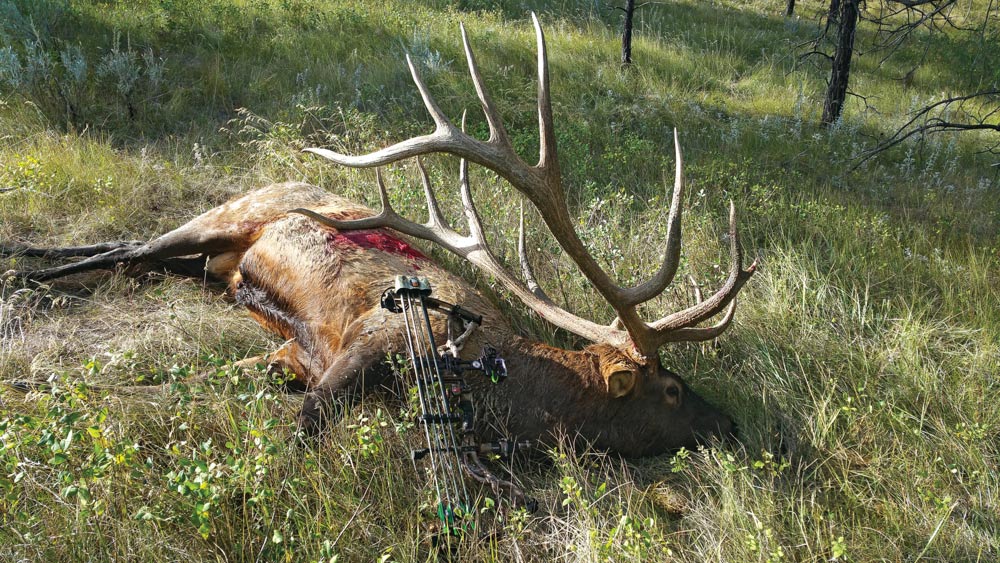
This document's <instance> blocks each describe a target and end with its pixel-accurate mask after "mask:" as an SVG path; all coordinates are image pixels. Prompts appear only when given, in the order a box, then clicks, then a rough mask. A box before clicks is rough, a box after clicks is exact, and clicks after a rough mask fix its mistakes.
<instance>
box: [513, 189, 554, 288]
mask: <svg viewBox="0 0 1000 563" xmlns="http://www.w3.org/2000/svg"><path fill="white" fill-rule="evenodd" d="M520 215H521V220H520V224H519V226H518V232H517V255H518V257H519V258H520V261H521V272H523V273H524V281H525V283H527V284H528V289H530V290H531V292H532V293H534V294H535V295H538V296H540V297H544V298H545V299H548V296H547V295H545V292H544V291H542V288H541V286H539V285H538V282H537V281H535V273H534V272H533V271H532V269H531V261H530V260H528V248H527V247H528V245H527V243H526V240H525V233H524V202H521V214H520Z"/></svg>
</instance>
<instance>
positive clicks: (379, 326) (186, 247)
mask: <svg viewBox="0 0 1000 563" xmlns="http://www.w3.org/2000/svg"><path fill="white" fill-rule="evenodd" d="M533 18H534V16H533ZM534 26H535V32H536V37H537V49H538V121H539V135H540V151H539V152H540V156H539V161H538V164H537V165H535V166H531V165H529V164H527V163H525V162H524V161H523V160H522V159H521V158H520V157H519V156H518V155H517V154H516V153H515V151H514V149H513V147H512V145H511V142H510V138H509V136H508V133H507V131H506V129H505V128H504V125H503V123H502V122H501V120H500V117H499V113H498V112H497V109H496V107H495V106H494V103H493V101H492V100H491V98H490V95H489V93H488V92H487V90H486V88H485V87H484V84H483V80H482V78H481V76H480V74H479V71H478V69H477V66H476V61H475V57H474V56H473V52H472V49H471V48H470V46H469V40H468V37H467V35H466V32H465V29H464V27H462V28H461V34H462V40H463V44H464V49H465V56H466V59H467V62H468V66H469V70H470V74H471V77H472V82H473V84H474V86H475V90H476V94H477V96H478V99H479V102H480V103H481V106H482V109H483V112H484V114H485V117H486V121H487V123H488V125H489V131H490V136H489V140H487V141H481V140H477V139H475V138H474V137H472V136H470V135H468V134H466V133H465V132H464V128H459V127H457V126H456V125H455V124H453V123H452V122H451V121H449V120H448V118H447V117H445V115H444V114H443V113H442V111H441V110H440V109H439V107H438V106H437V104H436V103H435V101H434V100H433V98H432V97H431V95H430V93H429V92H428V89H427V87H426V86H425V84H424V82H423V81H422V80H421V78H420V76H419V74H418V73H417V70H416V67H415V66H414V65H413V63H412V61H410V59H409V57H407V63H408V65H409V68H410V72H411V73H412V75H413V80H414V82H415V84H416V87H417V89H418V90H419V92H420V95H421V97H422V98H423V101H424V104H425V106H426V107H427V110H428V111H429V113H430V115H431V117H432V118H433V120H434V123H435V125H436V129H435V131H434V132H433V133H431V134H429V135H424V136H419V137H414V138H411V139H409V140H406V141H403V142H400V143H397V144H393V145H391V146H389V147H386V148H384V149H381V150H379V151H376V152H373V153H371V154H367V155H363V156H348V155H343V154H338V153H335V152H332V151H330V150H326V149H321V148H312V149H306V150H308V151H309V152H311V153H313V154H315V155H318V156H320V157H323V158H326V159H329V160H331V161H333V162H336V163H338V164H341V165H344V166H349V167H362V168H365V167H375V168H376V177H377V179H378V182H377V183H378V188H379V193H380V196H381V201H382V209H381V211H380V212H378V213H374V212H373V211H372V210H370V209H368V208H366V207H364V206H361V205H358V204H355V203H352V202H351V201H348V200H347V199H345V198H343V197H340V196H338V195H334V194H331V193H328V192H326V191H325V190H323V189H320V188H318V187H315V186H311V185H308V184H304V183H296V182H291V183H282V184H275V185H271V186H268V187H265V188H262V189H259V190H256V191H253V192H250V193H248V194H246V195H244V196H242V197H238V198H236V199H233V200H231V201H229V202H227V203H225V204H223V205H221V206H219V207H217V208H214V209H211V210H209V211H207V212H206V213H204V214H202V215H200V216H199V217H197V218H195V219H193V220H192V221H190V222H188V223H187V224H185V225H183V226H181V227H179V228H177V229H176V230H173V231H171V232H169V233H166V234H164V235H162V236H160V237H158V238H156V239H154V240H152V241H150V242H148V243H138V242H113V243H104V244H97V245H92V246H81V247H71V248H58V249H39V248H26V249H21V250H20V251H19V252H20V253H21V254H22V255H25V256H45V257H50V258H52V257H57V258H66V257H83V259H82V260H78V261H71V262H68V263H64V264H62V265H58V266H54V267H51V268H48V269H38V270H33V271H21V272H13V273H12V274H13V275H14V276H16V277H19V278H21V279H25V280H37V281H41V280H50V279H53V278H58V277H61V276H66V275H70V274H74V273H78V272H84V271H88V270H94V269H110V268H114V267H116V266H126V267H137V268H144V267H154V266H155V267H163V268H166V269H167V270H171V271H175V272H179V273H185V274H189V275H197V276H198V277H202V276H208V277H210V278H213V279H216V280H219V281H221V282H224V283H225V284H226V285H227V286H228V292H229V293H230V294H231V295H232V296H233V297H235V299H236V301H237V302H239V303H241V304H243V305H244V306H246V308H247V309H248V310H249V312H250V315H251V316H253V317H254V319H256V320H257V321H258V322H259V323H260V324H261V325H263V326H264V327H265V328H267V329H268V330H270V331H272V332H274V333H276V334H278V335H280V336H281V338H284V339H285V340H286V342H285V344H284V345H282V346H281V347H280V348H279V349H278V350H277V351H275V352H274V353H272V354H270V355H269V357H268V359H269V362H270V367H271V368H272V369H276V370H286V369H287V370H289V371H290V372H293V373H294V374H296V377H297V381H298V382H299V384H300V385H302V387H303V390H304V391H305V399H304V402H303V406H302V410H301V413H300V415H299V419H298V424H299V428H301V429H302V430H303V431H305V432H306V433H315V432H317V431H319V430H320V429H321V428H322V426H323V424H324V423H326V422H329V421H330V420H332V419H335V418H336V417H338V416H339V411H340V408H341V407H342V406H343V404H344V403H345V402H347V401H350V400H351V399H352V398H353V397H356V396H358V395H359V393H361V392H363V391H364V390H366V389H369V388H371V387H372V386H375V385H379V384H380V383H382V382H384V381H385V380H386V379H387V378H390V377H391V370H389V369H387V368H386V366H385V359H386V357H387V356H389V355H391V354H393V353H395V352H397V351H401V350H404V349H405V348H404V345H403V343H402V342H401V338H402V337H401V336H400V335H401V330H400V323H401V322H402V321H400V319H399V317H398V316H396V315H392V314H390V313H387V312H386V311H385V310H384V309H382V308H380V307H379V297H380V295H381V294H382V293H383V291H384V290H385V289H386V288H387V287H390V286H392V283H393V279H394V278H395V277H396V276H397V275H399V274H408V275H415V274H419V275H420V276H424V277H427V278H429V279H431V280H433V283H434V285H435V288H436V289H435V292H436V296H437V297H440V298H441V299H443V300H446V301H449V302H451V303H458V304H461V305H462V306H463V307H465V308H466V309H468V310H471V311H475V312H477V313H480V314H481V315H482V316H483V321H482V325H481V326H480V327H479V328H478V330H476V331H474V332H473V333H472V334H471V335H470V336H469V339H468V341H467V342H466V344H465V347H464V348H463V352H462V354H463V357H464V356H465V355H471V354H474V353H475V351H477V350H479V349H480V348H481V347H483V346H486V345H490V346H492V347H494V348H496V349H498V350H499V351H500V353H501V354H502V355H503V357H504V358H505V359H506V364H507V367H508V369H509V373H510V374H511V377H509V378H508V380H507V381H506V382H505V383H504V384H503V385H498V386H491V385H489V384H488V383H486V382H473V383H472V385H474V386H477V385H478V386H479V388H477V389H476V390H475V391H476V392H475V395H474V396H475V397H476V398H477V400H478V401H479V402H481V404H480V405H478V407H477V411H478V412H479V413H480V415H481V416H482V417H483V418H485V419H486V420H488V421H491V424H490V426H489V428H482V429H480V431H481V432H482V433H483V434H493V435H498V434H499V433H501V432H503V433H506V435H507V436H517V437H519V438H526V439H538V440H542V441H543V442H544V441H546V440H547V439H550V437H551V436H552V435H553V431H554V430H555V429H560V428H561V429H563V430H564V431H567V432H569V433H570V434H571V435H576V436H579V437H580V438H582V439H584V440H586V441H588V442H589V443H591V444H593V445H594V446H596V447H598V448H602V449H607V450H611V451H616V452H619V453H621V454H623V455H628V456H645V455H653V454H657V453H660V452H664V451H667V450H670V449H676V448H679V447H682V446H689V447H690V446H692V445H693V444H695V443H696V441H697V440H699V439H701V438H704V437H707V436H712V435H716V436H725V435H728V434H730V433H731V432H732V431H733V429H734V425H733V422H732V420H731V419H730V417H728V416H727V415H725V414H723V413H722V412H720V411H718V410H717V409H716V408H714V407H712V406H711V405H709V404H708V403H707V402H706V401H705V400H703V399H702V398H701V397H699V396H698V395H697V394H696V393H694V392H693V391H692V390H691V389H690V388H689V387H688V386H687V385H686V384H685V383H684V382H683V381H682V380H681V378H680V377H679V376H678V375H677V374H675V373H673V372H671V371H670V370H668V369H666V368H664V367H663V366H662V365H661V363H660V359H659V354H658V350H659V348H660V347H661V346H663V345H664V344H666V343H669V342H680V341H703V340H708V339H712V338H715V337H716V336H718V335H719V334H720V333H722V332H723V331H724V330H725V329H726V328H727V327H728V326H729V324H730V321H731V320H732V318H733V314H734V311H735V306H736V300H735V298H736V294H737V293H738V292H739V291H740V289H741V288H742V287H743V285H744V284H745V283H746V281H747V280H748V279H749V278H750V276H751V275H752V274H753V273H754V270H755V267H756V262H754V264H752V265H751V266H750V267H749V268H747V269H743V267H742V252H741V249H740V245H739V241H738V237H737V232H736V218H735V209H734V206H733V205H732V203H731V204H730V219H729V221H730V225H729V229H730V231H729V232H730V236H729V242H730V245H731V256H732V258H731V264H730V268H729V275H728V278H727V279H726V281H725V282H724V284H723V285H722V287H721V288H720V289H719V290H718V291H717V292H716V293H715V294H713V295H711V296H710V297H708V298H707V299H704V300H701V299H700V298H699V299H698V300H697V303H695V304H694V305H692V306H690V307H688V308H686V309H683V310H680V311H677V312H673V313H671V314H668V315H666V316H664V317H663V318H660V319H657V320H655V321H652V322H648V321H646V320H644V319H642V318H641V317H640V314H639V311H638V307H639V305H641V304H642V303H645V302H647V301H649V300H650V299H652V298H654V297H656V296H657V295H659V294H660V293H662V292H663V291H664V289H665V288H666V287H667V286H668V285H669V284H670V283H671V281H672V280H673V278H674V277H675V274H676V272H677V268H678V262H679V257H680V241H681V201H682V194H683V190H684V180H683V176H682V172H681V168H682V166H681V154H680V149H679V146H677V138H676V132H675V138H674V143H675V150H676V179H675V184H674V188H673V197H672V201H671V209H670V213H669V216H668V217H667V233H668V234H667V237H666V242H665V245H664V249H663V255H664V259H663V263H662V264H661V265H660V266H659V270H658V271H657V272H656V273H655V274H654V275H653V276H652V278H651V279H649V280H648V281H646V282H644V283H641V284H639V285H636V286H634V287H623V286H621V285H618V284H617V283H616V282H615V281H614V280H612V279H611V277H610V276H609V275H608V274H607V273H606V272H605V271H604V270H603V269H602V268H601V266H600V265H599V264H598V263H597V261H596V260H595V259H594V257H593V256H591V255H590V254H589V253H588V252H587V250H586V249H585V246H584V244H583V242H582V241H581V240H580V237H579V236H578V235H577V233H576V231H575V230H574V227H573V219H572V216H571V215H570V212H569V210H568V208H567V205H566V199H565V194H564V190H563V185H562V178H561V175H560V171H559V161H558V158H557V156H556V136H555V132H554V128H553V118H552V109H551V102H550V99H549V75H548V63H547V58H546V51H545V39H544V36H543V33H542V29H541V27H540V26H539V23H538V20H537V18H534ZM463 121H464V118H463ZM431 153H449V154H452V155H455V156H458V157H460V158H461V165H460V182H459V183H460V192H461V200H462V204H463V210H464V215H465V219H466V221H467V223H468V234H467V235H463V234H460V233H459V232H458V231H456V230H454V229H453V228H452V227H451V226H450V225H449V224H448V222H447V221H446V220H445V218H444V217H443V215H442V212H441V210H440V208H439V206H438V203H437V201H436V199H435V194H434V191H433V189H432V188H431V186H430V182H429V180H428V176H427V173H426V172H425V170H424V168H423V166H422V165H421V164H420V161H419V159H417V166H418V168H419V170H420V173H421V176H422V179H423V185H424V188H425V193H426V199H427V207H428V210H429V215H430V218H429V220H428V222H427V223H424V224H419V223H415V222H411V221H409V220H407V219H404V218H403V217H402V216H401V215H399V214H398V213H397V212H396V211H395V210H394V209H393V208H392V206H390V204H389V199H388V196H387V193H386V187H385V185H384V184H383V182H382V179H381V176H380V175H379V174H378V167H381V166H384V165H387V164H390V163H394V162H398V161H401V160H404V159H409V158H412V157H419V156H420V155H426V154H431ZM469 161H471V162H473V163H476V164H478V165H481V166H483V167H485V168H488V169H490V170H492V171H494V172H496V173H497V174H498V175H500V176H501V177H503V178H504V179H505V180H507V182H509V183H510V184H511V185H512V186H513V187H514V188H515V189H517V190H518V191H519V192H521V193H522V194H523V195H524V196H525V197H526V198H527V199H528V200H529V201H530V202H531V203H532V204H533V205H534V206H535V207H536V208H537V210H538V212H539V214H540V216H541V218H542V220H543V221H544V223H545V225H546V226H547V227H548V229H549V230H550V231H551V233H552V234H553V235H554V237H555V239H556V241H557V242H558V243H559V245H560V246H561V247H562V249H563V250H564V251H565V253H566V254H567V255H568V256H569V257H570V258H571V259H572V260H573V261H574V262H575V263H576V265H577V266H578V267H579V270H580V271H581V272H582V274H583V275H584V276H585V277H586V279H587V280H588V281H589V282H590V284H592V285H593V287H594V289H596V290H597V292H598V293H599V294H600V295H601V296H602V297H603V298H604V299H605V300H606V301H607V302H608V303H609V304H610V305H611V307H612V308H613V309H614V311H615V313H616V314H617V318H615V319H614V321H613V322H611V323H609V324H600V323H597V322H594V321H591V320H587V319H584V318H581V317H579V316H577V315H575V314H573V313H571V312H569V311H567V310H565V309H563V308H560V307H559V306H557V305H556V303H555V302H554V301H553V300H552V299H551V298H550V297H549V296H547V295H546V293H545V292H544V290H543V289H542V287H541V286H539V284H538V283H537V282H536V279H535V276H534V275H533V273H532V270H531V266H530V261H529V260H528V258H527V256H526V253H525V248H524V247H525V244H524V224H523V223H524V220H523V214H522V218H521V232H520V244H519V250H520V265H521V268H522V275H523V278H522V277H520V276H518V275H516V274H514V273H511V272H510V271H508V270H507V269H505V267H504V266H503V264H502V263H501V261H500V260H498V259H497V257H496V255H495V254H494V253H493V252H492V251H491V249H490V245H489V243H488V241H487V240H486V238H485V237H484V234H483V227H482V224H481V220H480V216H479V214H478V212H477V210H476V206H475V204H474V202H473V198H472V192H471V190H470V188H469V182H468V174H467V162H469ZM413 239H420V240H423V241H428V242H430V243H433V244H436V245H439V246H441V247H443V248H445V249H447V250H449V251H450V252H452V253H454V254H456V255H457V256H459V257H461V258H462V259H464V260H467V261H468V262H470V263H471V264H473V265H474V266H476V267H477V268H479V269H480V270H481V271H482V272H484V273H486V274H488V275H490V276H492V277H493V278H494V279H496V280H497V281H498V282H499V283H500V284H502V286H503V287H504V288H506V289H507V290H508V291H510V292H511V293H512V294H513V295H515V296H516V297H517V298H518V299H520V301H521V302H523V303H524V304H525V305H526V306H527V307H529V308H530V309H531V310H533V311H534V312H535V313H537V314H538V315H540V316H541V317H542V318H543V319H545V320H546V321H548V322H550V323H552V324H553V325H555V326H557V327H559V328H562V329H564V330H566V331H568V332H570V333H573V334H575V335H578V336H580V337H582V338H584V339H586V340H588V341H590V342H592V344H591V345H590V346H588V347H586V348H584V349H582V350H565V349H561V348H555V347H553V346H549V345H547V344H544V343H542V342H538V341H534V340H529V339H527V338H524V337H522V336H520V335H518V334H517V333H516V331H515V330H514V329H512V327H511V326H510V325H509V324H508V323H507V321H506V320H505V319H504V316H503V315H502V314H500V312H499V311H497V309H496V307H495V306H494V305H493V304H491V302H490V300H488V299H486V298H484V297H483V296H482V295H480V294H478V293H477V292H476V291H475V290H474V289H473V288H472V287H470V285H469V284H468V283H466V282H464V281H463V280H461V279H460V278H458V277H457V276H455V275H453V274H451V273H449V272H447V271H445V270H444V269H442V268H441V267H440V266H438V265H437V264H435V263H434V262H432V261H431V260H429V259H428V258H427V256H426V255H425V254H424V253H423V252H421V250H419V249H418V248H417V247H416V246H415V245H414V243H413ZM9 274H10V273H9ZM720 313H722V318H721V320H720V321H719V322H718V323H717V324H715V325H714V326H707V327H700V326H697V325H699V324H701V323H703V322H704V321H706V320H708V319H710V318H712V317H715V316H716V315H718V314H720ZM446 325H447V321H443V320H438V321H435V323H434V326H433V331H434V333H435V336H436V337H437V338H438V341H439V342H440V341H443V340H444V339H445V334H446V333H447V330H448V327H447V326H446ZM487 386H488V387H487ZM483 438H484V439H489V436H483Z"/></svg>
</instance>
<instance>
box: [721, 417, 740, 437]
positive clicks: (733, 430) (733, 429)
mask: <svg viewBox="0 0 1000 563" xmlns="http://www.w3.org/2000/svg"><path fill="white" fill-rule="evenodd" d="M739 439H740V430H739V425H737V424H736V421H735V420H734V421H733V422H732V424H730V426H729V433H727V434H726V435H725V436H723V440H724V441H726V442H735V441H737V440H739Z"/></svg>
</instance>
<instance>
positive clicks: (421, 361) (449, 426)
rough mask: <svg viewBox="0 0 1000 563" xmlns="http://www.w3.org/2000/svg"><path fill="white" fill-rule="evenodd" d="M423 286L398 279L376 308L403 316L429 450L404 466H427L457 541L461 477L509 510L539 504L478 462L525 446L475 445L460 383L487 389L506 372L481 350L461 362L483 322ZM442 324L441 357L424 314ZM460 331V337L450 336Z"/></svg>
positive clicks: (465, 495)
mask: <svg viewBox="0 0 1000 563" xmlns="http://www.w3.org/2000/svg"><path fill="white" fill-rule="evenodd" d="M430 294H431V285H430V283H429V282H428V281H427V279H426V278H420V277H416V276H397V277H396V281H395V286H394V287H393V288H390V289H387V290H386V291H385V293H383V294H382V299H381V302H382V307H383V308H384V309H386V310H388V311H390V312H393V313H397V314H401V315H403V319H404V327H405V332H406V334H405V336H406V348H407V353H408V355H409V358H408V360H409V367H410V369H411V370H412V373H413V377H414V379H415V383H416V388H417V397H418V399H419V402H420V416H419V418H418V420H419V422H420V425H421V426H422V427H423V430H424V438H425V441H426V444H427V447H425V448H422V449H418V450H413V451H411V452H410V458H411V459H412V460H413V462H414V463H416V462H417V461H418V460H423V459H425V458H429V461H430V472H431V476H432V477H431V478H432V481H433V484H434V488H435V493H436V494H437V502H438V516H439V517H440V518H441V521H442V523H443V524H444V526H445V531H446V532H447V533H449V534H454V533H457V532H458V531H459V530H460V529H461V525H460V524H457V522H459V521H461V520H463V519H464V518H465V517H466V515H469V514H471V510H472V505H471V503H470V499H469V492H468V490H467V489H466V486H465V480H464V478H463V476H462V472H465V473H466V474H468V475H469V476H470V477H472V478H473V479H475V480H476V481H478V482H480V483H484V484H489V485H490V486H491V487H492V488H493V489H494V491H495V492H496V493H497V494H498V495H499V494H502V493H501V490H502V489H505V490H506V491H507V493H508V494H509V495H510V497H511V498H512V499H513V500H514V502H515V504H518V505H520V506H525V507H527V508H528V509H529V510H534V508H535V507H536V506H537V503H536V502H535V501H534V500H532V499H528V498H526V497H525V495H524V493H523V492H522V491H521V490H520V489H519V488H518V487H517V486H516V485H514V484H513V483H511V482H510V481H507V480H504V479H501V478H499V477H497V476H496V475H495V474H493V472H492V471H490V470H489V469H488V468H487V467H486V466H485V465H484V464H483V463H482V461H481V460H480V459H479V456H480V455H481V454H487V455H495V456H499V457H501V458H509V457H510V456H512V455H513V454H514V453H515V452H516V451H517V450H518V449H520V448H526V447H530V446H531V445H532V444H531V442H516V441H512V440H501V441H498V442H493V443H478V442H477V437H476V431H475V422H476V413H475V407H474V406H473V402H472V389H471V387H470V386H469V385H468V384H467V383H466V382H465V380H464V379H463V376H464V375H465V374H466V373H468V372H478V373H481V374H483V375H484V376H486V377H488V378H489V379H490V380H491V381H492V382H493V383H499V382H501V381H503V380H504V379H505V378H506V377H507V364H506V363H505V362H504V359H503V358H502V357H501V356H500V354H499V352H498V351H497V350H496V349H494V348H492V347H490V346H486V347H484V348H483V349H482V353H481V354H480V356H479V357H478V358H475V359H472V360H463V359H461V358H460V357H459V352H460V351H461V349H462V346H463V345H464V343H465V341H466V339H467V338H468V337H469V335H470V334H471V333H472V332H473V331H475V329H476V328H477V327H479V326H480V325H481V324H482V321H483V318H482V316H481V315H477V314H475V313H473V312H471V311H468V310H466V309H464V308H462V307H461V306H459V305H454V304H451V303H445V302H444V301H441V300H439V299H435V298H433V297H431V296H430ZM431 311H434V312H436V313H440V314H444V315H446V316H447V326H448V341H447V342H446V344H445V345H444V346H442V347H441V349H440V350H439V348H438V346H437V344H436V342H435V340H434V332H433V330H432V328H431V320H430V312H431ZM458 331H461V334H459V335H457V336H456V335H455V333H456V332H458Z"/></svg>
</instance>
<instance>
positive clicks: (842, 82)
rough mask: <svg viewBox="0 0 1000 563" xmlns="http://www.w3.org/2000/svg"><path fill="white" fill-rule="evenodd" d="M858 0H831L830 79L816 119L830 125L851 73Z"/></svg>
mask: <svg viewBox="0 0 1000 563" xmlns="http://www.w3.org/2000/svg"><path fill="white" fill-rule="evenodd" d="M858 3H859V0H832V1H831V2H830V20H831V23H832V24H833V25H835V26H836V27H837V39H836V49H835V50H834V53H833V58H832V61H831V68H830V80H829V83H828V84H827V87H826V97H825V98H824V99H823V117H822V118H821V119H820V123H821V124H823V125H830V124H831V123H833V122H835V121H837V119H839V118H840V114H841V112H842V111H843V110H844V101H845V100H846V99H847V84H848V82H849V81H850V77H851V58H852V57H853V56H854V37H855V32H856V31H857V29H858V16H859V14H860V11H859V10H858Z"/></svg>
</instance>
